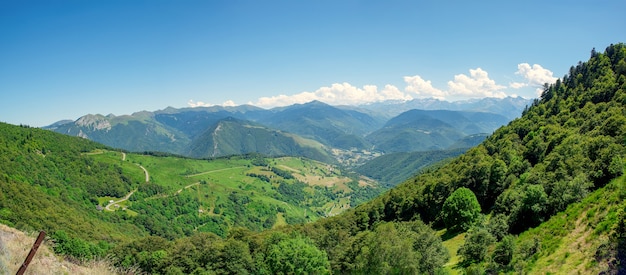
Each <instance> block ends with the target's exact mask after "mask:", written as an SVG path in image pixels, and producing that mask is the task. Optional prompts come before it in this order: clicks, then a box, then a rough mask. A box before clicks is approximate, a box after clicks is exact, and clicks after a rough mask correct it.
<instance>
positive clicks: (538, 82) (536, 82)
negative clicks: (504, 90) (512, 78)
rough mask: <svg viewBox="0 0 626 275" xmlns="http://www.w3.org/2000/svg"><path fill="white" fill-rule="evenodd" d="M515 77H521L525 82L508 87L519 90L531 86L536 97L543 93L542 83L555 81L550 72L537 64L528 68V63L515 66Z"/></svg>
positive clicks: (511, 84) (514, 83)
mask: <svg viewBox="0 0 626 275" xmlns="http://www.w3.org/2000/svg"><path fill="white" fill-rule="evenodd" d="M515 74H517V75H521V76H522V77H523V78H524V79H526V82H513V83H510V84H509V86H510V87H511V88H513V89H519V88H522V87H526V86H533V87H537V88H536V91H535V92H536V93H537V95H538V96H539V95H541V93H542V92H543V84H544V83H553V82H554V81H556V79H557V78H556V77H554V75H553V73H552V71H550V70H548V69H545V68H543V67H541V65H539V64H533V65H532V66H530V64H528V63H520V64H518V65H517V72H515Z"/></svg>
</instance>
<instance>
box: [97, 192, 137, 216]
mask: <svg viewBox="0 0 626 275" xmlns="http://www.w3.org/2000/svg"><path fill="white" fill-rule="evenodd" d="M135 191H137V190H133V191H130V193H128V194H126V196H124V197H123V198H122V199H121V200H118V201H113V202H109V204H107V206H105V207H104V209H106V210H107V211H113V209H111V206H113V205H116V204H118V203H120V202H123V201H126V200H128V198H130V196H132V195H133V193H135Z"/></svg>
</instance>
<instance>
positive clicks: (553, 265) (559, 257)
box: [518, 176, 626, 274]
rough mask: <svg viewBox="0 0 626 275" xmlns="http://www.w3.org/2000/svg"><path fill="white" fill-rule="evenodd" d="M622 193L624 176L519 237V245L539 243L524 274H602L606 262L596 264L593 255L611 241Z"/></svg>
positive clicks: (625, 186)
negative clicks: (533, 241)
mask: <svg viewBox="0 0 626 275" xmlns="http://www.w3.org/2000/svg"><path fill="white" fill-rule="evenodd" d="M624 190H626V176H621V177H619V178H617V179H615V180H613V181H612V182H611V183H609V184H607V185H606V186H604V187H602V188H600V189H598V190H596V191H594V192H592V193H591V194H590V195H589V196H587V197H586V198H585V199H583V200H582V201H581V202H578V203H574V204H572V205H570V206H569V207H568V208H567V209H566V210H565V211H563V212H561V213H559V214H557V215H555V216H553V217H552V218H551V219H550V220H549V221H547V222H544V223H543V224H541V225H540V226H538V227H537V228H533V229H530V230H528V231H526V232H524V233H522V234H520V236H519V238H518V244H519V243H521V242H524V241H528V240H531V239H533V238H535V239H538V240H539V241H540V243H541V248H540V251H539V252H538V253H537V254H536V255H535V257H533V259H535V260H532V259H531V261H530V262H528V264H527V265H526V268H525V271H527V272H530V273H537V274H546V273H552V274H576V273H580V274H598V273H601V272H603V271H605V270H606V269H607V268H608V263H607V262H602V261H601V262H597V261H596V258H595V256H596V255H597V252H598V251H599V250H600V249H601V248H602V247H603V246H606V244H608V243H609V242H610V239H609V238H610V235H611V234H612V233H613V232H614V229H615V228H616V225H617V221H618V217H617V216H618V215H617V212H618V210H619V208H620V207H624V198H625V197H626V194H625V193H626V191H624Z"/></svg>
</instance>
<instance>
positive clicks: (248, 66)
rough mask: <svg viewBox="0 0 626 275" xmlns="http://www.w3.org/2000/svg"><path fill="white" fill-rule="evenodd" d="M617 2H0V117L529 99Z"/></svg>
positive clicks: (591, 37) (601, 27)
mask: <svg viewBox="0 0 626 275" xmlns="http://www.w3.org/2000/svg"><path fill="white" fill-rule="evenodd" d="M624 11H626V1H623V0H622V1H603V0H599V1H395V0H390V1H349V0H347V1H326V0H321V1H217V0H216V1H161V0H150V1H134V0H124V1H121V0H106V1H105V0H102V1H100V0H90V1H85V0H76V1H64V0H59V1H28V0H25V1H13V0H1V1H0V121H3V122H8V123H12V124H20V123H23V124H28V125H31V126H44V125H48V124H51V123H53V122H56V121H58V120H61V119H77V118H78V117H80V116H82V115H85V114H88V113H92V114H96V113H99V114H104V115H106V114H110V113H113V114H115V115H124V114H131V113H133V112H136V111H141V110H148V111H155V110H159V109H164V108H166V107H168V106H172V107H176V108H182V107H189V106H201V105H211V104H218V105H232V104H236V105H240V104H248V103H250V104H255V105H258V106H261V107H265V108H269V107H273V106H281V105H286V104H292V103H302V102H307V101H310V100H313V99H318V100H322V101H325V102H328V103H330V104H362V103H368V102H374V101H380V100H385V99H411V98H424V97H436V98H441V99H446V100H451V101H452V100H461V99H468V98H479V97H485V96H492V97H502V96H510V95H519V96H523V97H527V98H531V97H536V95H537V94H536V90H537V88H538V86H540V85H541V84H542V83H545V82H549V81H553V80H554V79H555V77H562V76H563V75H565V73H567V71H568V70H569V67H570V66H572V65H575V64H576V63H577V62H578V61H586V60H587V59H588V58H589V54H590V51H591V49H592V48H594V47H595V48H596V49H597V50H598V51H603V50H604V48H605V47H606V46H608V45H609V44H611V43H619V42H626V16H624Z"/></svg>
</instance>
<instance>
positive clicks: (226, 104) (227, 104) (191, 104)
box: [187, 99, 237, 108]
mask: <svg viewBox="0 0 626 275" xmlns="http://www.w3.org/2000/svg"><path fill="white" fill-rule="evenodd" d="M187 106H189V107H191V108H196V107H211V106H224V107H233V106H237V104H236V103H235V102H234V101H232V100H227V101H225V102H224V103H222V104H211V103H206V102H202V101H194V100H193V99H190V100H189V101H187Z"/></svg>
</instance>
